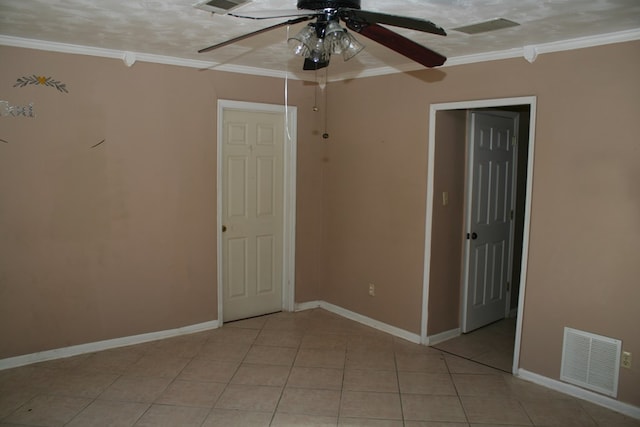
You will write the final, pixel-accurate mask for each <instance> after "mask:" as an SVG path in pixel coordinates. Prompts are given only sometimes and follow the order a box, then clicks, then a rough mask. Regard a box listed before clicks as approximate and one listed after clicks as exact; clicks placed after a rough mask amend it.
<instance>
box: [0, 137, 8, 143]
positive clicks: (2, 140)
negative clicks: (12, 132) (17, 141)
mask: <svg viewBox="0 0 640 427" xmlns="http://www.w3.org/2000/svg"><path fill="white" fill-rule="evenodd" d="M0 142H4V143H5V144H8V143H9V141H7V140H5V139H2V138H0Z"/></svg>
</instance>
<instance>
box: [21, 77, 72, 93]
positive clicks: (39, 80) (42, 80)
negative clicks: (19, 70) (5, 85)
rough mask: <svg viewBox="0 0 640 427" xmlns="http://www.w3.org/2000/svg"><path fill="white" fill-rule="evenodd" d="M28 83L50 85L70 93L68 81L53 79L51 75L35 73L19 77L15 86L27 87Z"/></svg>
mask: <svg viewBox="0 0 640 427" xmlns="http://www.w3.org/2000/svg"><path fill="white" fill-rule="evenodd" d="M27 85H39V86H49V87H54V88H56V89H58V90H59V91H60V92H64V93H69V91H68V90H67V85H66V83H62V82H60V81H58V80H53V78H51V77H45V76H37V75H35V74H34V75H32V76H27V77H19V78H18V79H17V80H16V84H14V85H13V87H25V86H27Z"/></svg>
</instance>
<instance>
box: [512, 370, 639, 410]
mask: <svg viewBox="0 0 640 427" xmlns="http://www.w3.org/2000/svg"><path fill="white" fill-rule="evenodd" d="M515 375H516V376H517V377H518V378H521V379H523V380H526V381H531V382H532V383H536V384H538V385H541V386H544V387H547V388H550V389H552V390H555V391H558V392H560V393H564V394H568V395H569V396H573V397H577V398H578V399H583V400H586V401H587V402H591V403H594V404H596V405H599V406H604V407H605V408H608V409H611V410H613V411H616V412H620V413H622V414H625V415H628V416H630V417H632V418H635V419H637V420H640V407H637V406H634V405H630V404H628V403H624V402H621V401H619V400H616V399H612V398H610V397H607V396H603V395H601V394H598V393H595V392H593V391H589V390H585V389H583V388H580V387H576V386H574V385H571V384H567V383H563V382H561V381H558V380H554V379H552V378H549V377H545V376H542V375H539V374H536V373H533V372H529V371H527V370H525V369H518V371H517V372H516V374H515Z"/></svg>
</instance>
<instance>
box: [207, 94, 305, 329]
mask: <svg viewBox="0 0 640 427" xmlns="http://www.w3.org/2000/svg"><path fill="white" fill-rule="evenodd" d="M296 117H297V110H296V108H295V107H287V106H281V105H272V104H259V103H251V102H240V101H228V100H219V101H218V137H217V231H218V232H217V266H218V283H217V287H218V293H217V296H218V301H217V306H218V321H219V323H220V325H222V323H223V322H228V321H231V320H238V319H242V318H246V317H252V316H257V315H260V314H266V313H269V312H274V311H281V310H284V311H292V310H293V305H294V289H295V283H294V279H295V272H294V266H295V259H294V257H295V204H296V197H295V196H296V187H295V183H296Z"/></svg>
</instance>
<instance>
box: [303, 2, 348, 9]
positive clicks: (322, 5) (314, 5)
mask: <svg viewBox="0 0 640 427" xmlns="http://www.w3.org/2000/svg"><path fill="white" fill-rule="evenodd" d="M343 7H344V8H351V9H360V0H298V9H306V10H324V9H339V8H343Z"/></svg>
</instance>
